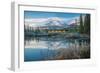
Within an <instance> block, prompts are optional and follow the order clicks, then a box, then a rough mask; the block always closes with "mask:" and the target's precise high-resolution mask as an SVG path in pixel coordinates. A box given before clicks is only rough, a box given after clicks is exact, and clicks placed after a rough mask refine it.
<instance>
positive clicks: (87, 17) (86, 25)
mask: <svg viewBox="0 0 100 73" xmlns="http://www.w3.org/2000/svg"><path fill="white" fill-rule="evenodd" d="M84 33H86V34H90V14H86V15H85V20H84Z"/></svg>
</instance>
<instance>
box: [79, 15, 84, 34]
mask: <svg viewBox="0 0 100 73" xmlns="http://www.w3.org/2000/svg"><path fill="white" fill-rule="evenodd" d="M79 32H80V33H84V26H83V18H82V14H81V15H80V26H79Z"/></svg>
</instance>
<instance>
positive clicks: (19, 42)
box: [11, 2, 96, 71]
mask: <svg viewBox="0 0 100 73" xmlns="http://www.w3.org/2000/svg"><path fill="white" fill-rule="evenodd" d="M11 8H12V9H11V38H12V41H11V42H12V43H11V45H12V46H11V69H12V70H14V71H19V70H34V69H45V68H55V67H57V68H60V67H70V66H71V67H72V66H84V65H86V66H87V65H90V66H91V65H95V63H96V62H95V57H96V56H95V55H96V54H95V52H96V50H95V49H94V48H95V45H94V42H93V40H94V39H95V38H94V34H95V29H96V28H95V25H94V24H95V23H96V9H95V8H91V7H85V6H83V7H78V6H73V5H68V6H45V5H34V4H33V3H21V2H13V3H12V5H11ZM25 11H26V12H30V11H37V12H47V13H48V12H50V14H51V13H53V12H55V13H56V14H57V13H62V14H63V13H81V14H84V13H85V14H90V16H91V17H90V28H91V29H90V40H91V41H90V58H89V59H69V60H67V59H64V60H59V59H58V60H57V59H56V60H52V61H49V60H46V61H43V60H42V61H31V62H25V60H24V59H25V49H24V48H25V44H24V43H25V27H24V26H25ZM26 15H27V14H26ZM37 15H38V14H37ZM27 17H28V16H26V18H27ZM40 17H41V16H40ZM38 21H39V20H38ZM34 26H35V25H34ZM34 46H35V45H34Z"/></svg>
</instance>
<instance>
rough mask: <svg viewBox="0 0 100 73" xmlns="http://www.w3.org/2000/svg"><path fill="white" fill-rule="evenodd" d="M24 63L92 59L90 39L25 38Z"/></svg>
mask: <svg viewBox="0 0 100 73" xmlns="http://www.w3.org/2000/svg"><path fill="white" fill-rule="evenodd" d="M24 46H25V48H24V61H25V62H29V61H44V60H63V59H81V58H90V39H89V38H64V37H48V36H45V37H28V38H27V37H25V41H24Z"/></svg>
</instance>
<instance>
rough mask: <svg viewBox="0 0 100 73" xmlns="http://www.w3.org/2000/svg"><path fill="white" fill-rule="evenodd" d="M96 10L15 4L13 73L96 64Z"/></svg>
mask: <svg viewBox="0 0 100 73" xmlns="http://www.w3.org/2000/svg"><path fill="white" fill-rule="evenodd" d="M94 27H95V8H84V7H82V8H79V7H74V6H73V7H72V6H65V7H62V6H43V5H33V4H32V3H26V4H25V3H12V59H11V60H12V61H11V68H12V69H13V70H21V69H31V68H32V69H35V68H47V67H55V66H65V67H66V66H67V67H68V66H71V65H88V64H94V61H95V54H94V52H95V50H94V48H93V47H94V46H93V39H94V36H93V34H94V33H95V32H94V29H95V28H94Z"/></svg>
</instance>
